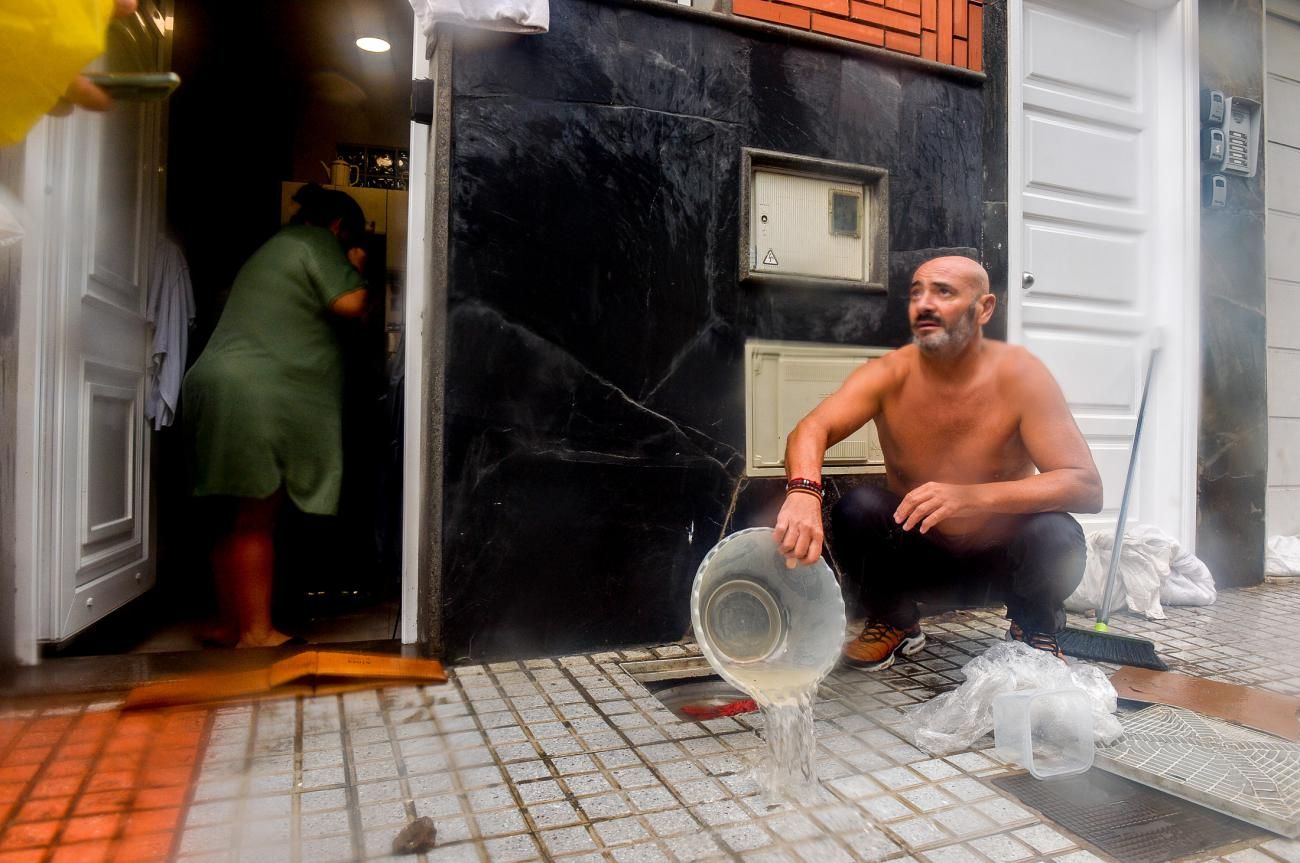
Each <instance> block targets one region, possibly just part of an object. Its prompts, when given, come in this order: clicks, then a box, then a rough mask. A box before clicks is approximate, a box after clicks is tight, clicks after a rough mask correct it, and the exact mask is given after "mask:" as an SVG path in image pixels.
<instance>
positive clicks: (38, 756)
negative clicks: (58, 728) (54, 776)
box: [4, 746, 54, 767]
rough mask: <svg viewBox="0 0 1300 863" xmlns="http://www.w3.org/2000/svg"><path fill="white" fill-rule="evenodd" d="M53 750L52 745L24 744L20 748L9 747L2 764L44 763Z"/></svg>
mask: <svg viewBox="0 0 1300 863" xmlns="http://www.w3.org/2000/svg"><path fill="white" fill-rule="evenodd" d="M53 750H54V747H53V746H24V747H23V748H22V749H11V750H9V754H8V755H6V756H5V759H4V764H5V766H6V767H9V766H12V765H19V764H44V763H45V759H46V758H49V757H50V753H51V752H52V751H53Z"/></svg>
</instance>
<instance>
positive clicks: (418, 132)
mask: <svg viewBox="0 0 1300 863" xmlns="http://www.w3.org/2000/svg"><path fill="white" fill-rule="evenodd" d="M411 20H412V22H413V23H412V27H413V28H414V29H413V31H412V32H413V34H414V35H413V37H412V39H411V79H412V80H415V79H418V78H432V77H433V75H432V73H431V69H430V61H429V58H428V57H427V56H426V52H427V44H428V40H427V39H426V38H425V35H424V29H423V28H422V27H421V26H420V18H419V16H418V15H415V14H412V16H411ZM407 154H408V155H407V159H408V161H407V178H408V179H407V194H406V202H407V204H406V206H407V216H406V224H407V232H406V286H405V291H406V297H405V307H404V309H403V312H402V340H403V346H404V351H403V359H402V363H403V374H404V381H403V384H402V411H403V415H402V521H401V530H402V590H401V608H400V614H401V635H400V638H401V642H402V643H403V644H415V643H416V642H417V641H418V640H419V620H420V613H419V612H420V600H421V596H420V594H421V591H420V546H421V535H422V533H423V531H422V530H421V524H422V521H421V519H422V518H423V507H422V504H423V499H424V477H425V469H426V466H427V458H426V455H427V454H426V453H425V451H424V423H423V422H422V418H423V416H424V408H425V405H424V311H425V304H426V296H425V294H426V293H427V290H428V284H429V277H430V274H429V269H430V267H429V263H430V262H429V248H428V237H429V232H428V220H429V196H428V183H427V182H426V180H427V176H428V170H429V127H428V126H424V125H421V124H419V123H414V122H413V123H411V139H410V143H409V146H408V148H407Z"/></svg>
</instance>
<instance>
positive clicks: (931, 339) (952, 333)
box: [912, 298, 979, 356]
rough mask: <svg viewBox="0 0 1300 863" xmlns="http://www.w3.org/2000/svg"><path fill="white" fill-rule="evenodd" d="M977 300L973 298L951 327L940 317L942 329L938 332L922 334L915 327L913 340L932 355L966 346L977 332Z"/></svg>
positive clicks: (939, 354)
mask: <svg viewBox="0 0 1300 863" xmlns="http://www.w3.org/2000/svg"><path fill="white" fill-rule="evenodd" d="M977 302H978V298H977V299H974V300H971V302H970V305H969V306H967V308H966V311H965V312H962V315H961V317H959V318H958V319H957V320H956V322H954V323H953V325H952V326H951V327H949V326H948V325H946V324H944V322H943V320H942V319H940V320H939V321H938V323H939V326H940V327H941V329H940V330H939V331H938V332H931V333H926V334H925V335H921V334H919V333H917V332H916V331H915V329H913V332H912V341H913V342H915V343H916V346H917V347H918V348H920V349H921V350H922V351H923V352H925V353H927V354H929V355H931V356H941V355H943V354H946V353H951V352H955V351H956V350H958V349H960V348H962V347H964V346H965V345H966V343H967V342H969V341H970V339H971V336H973V335H974V334H975V316H976V315H977V314H978V313H979V309H978V306H977V305H976V304H977ZM926 320H934V318H926ZM918 323H919V321H918Z"/></svg>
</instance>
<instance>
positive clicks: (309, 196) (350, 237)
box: [290, 183, 366, 249]
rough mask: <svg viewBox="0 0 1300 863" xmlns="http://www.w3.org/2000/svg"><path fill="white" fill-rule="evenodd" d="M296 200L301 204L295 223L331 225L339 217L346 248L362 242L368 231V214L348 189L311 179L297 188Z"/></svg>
mask: <svg viewBox="0 0 1300 863" xmlns="http://www.w3.org/2000/svg"><path fill="white" fill-rule="evenodd" d="M293 200H294V201H295V202H296V203H297V204H298V212H297V213H295V214H294V216H293V218H292V219H291V220H290V221H291V222H292V223H293V224H295V225H315V226H316V227H318V228H328V227H329V226H330V225H332V224H334V222H335V220H337V221H338V222H339V242H340V243H342V244H343V248H345V249H346V248H348V247H350V246H354V245H356V244H358V243H359V242H361V240H362V237H363V235H364V234H365V231H366V217H365V215H364V214H363V213H362V212H361V205H360V204H358V203H357V202H356V201H354V200H353V199H352V198H351V196H349V195H348V194H347V193H345V192H340V191H338V190H337V189H322V188H321V187H320V186H318V185H316V184H315V183H308V184H307V185H305V186H303V187H302V188H301V189H299V190H298V192H297V193H296V194H295V195H294V196H293Z"/></svg>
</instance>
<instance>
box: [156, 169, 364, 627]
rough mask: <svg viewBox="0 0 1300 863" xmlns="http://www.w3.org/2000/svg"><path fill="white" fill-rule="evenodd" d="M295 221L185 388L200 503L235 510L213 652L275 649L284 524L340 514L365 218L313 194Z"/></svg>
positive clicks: (301, 195) (336, 197)
mask: <svg viewBox="0 0 1300 863" xmlns="http://www.w3.org/2000/svg"><path fill="white" fill-rule="evenodd" d="M294 200H295V201H297V202H298V204H299V205H300V208H299V211H298V213H297V215H295V216H294V219H293V221H292V222H291V223H290V224H288V225H286V226H285V227H284V228H282V229H281V230H280V231H279V232H278V233H277V234H276V235H275V236H274V237H272V238H271V239H270V240H268V241H267V242H266V244H264V245H263V246H262V247H261V248H259V249H258V250H257V251H256V252H255V253H253V256H252V257H251V258H249V260H248V261H247V263H245V264H244V266H243V267H242V268H241V269H240V271H239V274H238V275H237V276H236V277H235V282H234V285H233V286H232V287H231V290H230V299H229V300H228V301H227V303H226V307H225V309H224V311H223V312H222V314H221V319H220V321H218V323H217V327H216V330H215V331H214V332H213V333H212V338H211V340H210V341H209V342H208V344H207V347H206V348H205V349H204V351H203V353H202V354H201V355H200V356H199V358H198V360H197V361H196V362H195V363H194V366H193V367H192V368H191V369H190V371H189V373H188V374H187V375H186V376H185V382H184V385H183V390H182V392H183V399H184V405H185V407H184V415H185V425H186V428H187V431H188V436H189V440H190V443H191V446H192V454H193V462H194V466H195V473H194V489H193V492H194V494H195V495H197V496H203V497H208V496H221V497H223V498H226V499H227V500H228V501H229V503H230V507H229V509H230V510H231V511H232V512H233V516H232V521H231V523H230V526H229V528H228V529H227V530H226V531H225V532H224V533H223V535H222V536H221V538H220V539H219V540H218V541H217V544H216V547H215V548H214V550H213V560H212V564H213V571H214V573H215V575H216V581H217V596H218V599H219V603H220V607H221V623H220V624H219V625H218V627H217V628H216V629H215V630H214V631H213V632H211V633H210V640H213V641H217V642H220V643H226V644H234V645H236V646H238V647H274V646H277V645H280V644H283V643H285V642H286V641H289V640H290V637H289V636H288V635H285V634H284V633H282V632H280V631H278V630H277V629H275V627H274V626H273V625H272V623H271V580H272V572H273V568H274V527H275V518H276V513H277V511H278V510H279V508H280V507H281V506H282V504H283V501H284V499H285V498H286V497H287V498H288V499H289V500H290V501H292V502H293V504H294V505H295V506H297V507H298V508H299V509H300V510H302V511H303V512H306V513H313V514H319V515H333V514H334V513H335V511H336V509H337V507H338V499H339V488H340V484H341V481H342V477H343V440H342V401H343V357H342V354H341V351H340V348H339V344H338V341H337V339H336V337H335V333H334V330H333V327H332V326H331V323H330V320H329V318H330V316H331V315H340V316H343V317H358V316H360V315H361V314H363V313H364V311H365V303H366V292H365V289H364V283H363V281H362V278H361V268H362V266H363V265H364V255H365V252H364V250H363V249H362V248H361V247H360V245H359V244H360V241H361V240H362V236H363V233H364V230H365V219H364V217H363V215H362V213H361V208H360V207H359V206H358V205H357V203H356V202H355V201H354V200H352V198H350V197H348V196H347V195H346V194H344V193H343V192H338V191H332V190H326V189H322V188H321V187H319V186H316V185H308V186H304V187H303V188H302V189H301V190H300V191H299V192H298V194H297V195H296V196H295V197H294Z"/></svg>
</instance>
